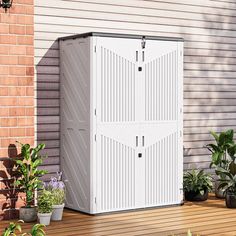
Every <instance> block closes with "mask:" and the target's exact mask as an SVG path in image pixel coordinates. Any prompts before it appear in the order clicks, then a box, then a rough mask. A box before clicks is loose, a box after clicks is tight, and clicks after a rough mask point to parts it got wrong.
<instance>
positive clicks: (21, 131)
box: [9, 128, 25, 137]
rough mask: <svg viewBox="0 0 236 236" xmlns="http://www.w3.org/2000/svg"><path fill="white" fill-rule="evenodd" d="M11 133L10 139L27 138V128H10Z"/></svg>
mask: <svg viewBox="0 0 236 236" xmlns="http://www.w3.org/2000/svg"><path fill="white" fill-rule="evenodd" d="M9 131H10V132H9V135H10V137H21V136H25V128H10V129H9Z"/></svg>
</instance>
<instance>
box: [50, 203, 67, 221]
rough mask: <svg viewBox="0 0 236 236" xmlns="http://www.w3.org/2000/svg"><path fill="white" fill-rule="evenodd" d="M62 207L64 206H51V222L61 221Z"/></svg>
mask: <svg viewBox="0 0 236 236" xmlns="http://www.w3.org/2000/svg"><path fill="white" fill-rule="evenodd" d="M64 206H65V204H64V203H63V204H62V205H53V206H52V209H53V210H52V220H53V221H59V220H62V215H63V209H64Z"/></svg>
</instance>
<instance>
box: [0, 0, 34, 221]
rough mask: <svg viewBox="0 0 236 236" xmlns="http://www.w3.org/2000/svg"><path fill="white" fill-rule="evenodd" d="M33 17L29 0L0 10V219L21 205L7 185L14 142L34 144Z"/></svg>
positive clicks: (19, 0) (16, 151) (15, 149)
mask: <svg viewBox="0 0 236 236" xmlns="http://www.w3.org/2000/svg"><path fill="white" fill-rule="evenodd" d="M33 14H34V1H33V0H14V1H13V7H12V8H11V9H9V10H8V12H7V13H5V11H4V9H2V8H0V158H1V159H0V219H2V218H5V219H9V218H14V217H16V216H17V210H15V208H18V207H19V206H20V205H21V204H22V200H20V197H19V195H18V194H17V192H15V190H13V189H12V185H11V181H12V177H13V176H14V173H13V170H12V162H11V161H10V160H9V157H12V158H14V157H16V156H17V155H18V154H19V148H18V147H16V142H15V141H16V140H18V141H20V142H23V143H26V142H27V143H30V144H31V145H33V144H34V66H33V64H34V45H33V42H34V25H33V22H34V21H33V20H34V19H33Z"/></svg>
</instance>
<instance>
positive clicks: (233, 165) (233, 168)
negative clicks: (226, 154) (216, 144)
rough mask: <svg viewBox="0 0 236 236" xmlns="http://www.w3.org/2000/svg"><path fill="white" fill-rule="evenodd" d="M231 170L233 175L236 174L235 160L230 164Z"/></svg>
mask: <svg viewBox="0 0 236 236" xmlns="http://www.w3.org/2000/svg"><path fill="white" fill-rule="evenodd" d="M229 170H230V173H231V174H232V175H236V164H235V163H234V162H233V161H232V162H231V163H230V164H229Z"/></svg>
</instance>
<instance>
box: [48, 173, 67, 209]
mask: <svg viewBox="0 0 236 236" xmlns="http://www.w3.org/2000/svg"><path fill="white" fill-rule="evenodd" d="M61 177H62V172H58V173H57V177H52V178H51V181H50V182H49V183H48V184H45V188H46V189H47V190H48V191H50V192H51V193H52V199H53V200H52V201H53V205H62V204H63V203H64V202H65V184H64V183H63V181H62V180H61Z"/></svg>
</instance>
